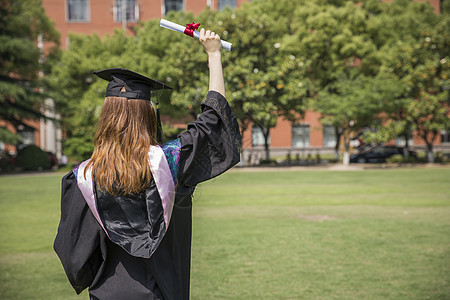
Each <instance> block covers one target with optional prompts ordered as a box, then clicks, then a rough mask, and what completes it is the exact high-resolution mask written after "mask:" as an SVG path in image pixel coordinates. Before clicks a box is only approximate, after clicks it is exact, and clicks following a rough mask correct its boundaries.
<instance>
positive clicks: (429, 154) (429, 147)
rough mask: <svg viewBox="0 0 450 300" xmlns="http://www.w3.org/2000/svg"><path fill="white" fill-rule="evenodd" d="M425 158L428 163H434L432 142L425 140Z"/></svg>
mask: <svg viewBox="0 0 450 300" xmlns="http://www.w3.org/2000/svg"><path fill="white" fill-rule="evenodd" d="M427 160H428V162H429V163H434V154H433V143H428V142H427Z"/></svg>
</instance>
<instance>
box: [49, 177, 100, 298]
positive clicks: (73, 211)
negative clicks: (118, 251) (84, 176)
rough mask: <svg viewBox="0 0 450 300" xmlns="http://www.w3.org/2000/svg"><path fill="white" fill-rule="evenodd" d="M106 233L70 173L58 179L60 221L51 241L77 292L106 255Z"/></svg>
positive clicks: (90, 279) (94, 274) (91, 279)
mask: <svg viewBox="0 0 450 300" xmlns="http://www.w3.org/2000/svg"><path fill="white" fill-rule="evenodd" d="M105 239H106V235H105V233H104V232H103V230H102V229H101V227H100V225H99V224H98V222H97V220H96V219H95V218H94V216H93V214H92V212H91V211H90V209H89V207H88V205H87V203H86V201H85V200H84V198H83V195H82V194H81V191H80V190H79V188H78V186H77V181H76V177H75V175H74V174H73V172H70V173H68V174H67V175H66V176H64V177H63V179H62V190H61V220H60V223H59V227H58V233H57V235H56V238H55V242H54V244H53V248H54V249H55V252H56V253H57V254H58V257H59V259H60V260H61V263H62V265H63V267H64V271H65V272H66V275H67V278H68V279H69V281H70V284H71V285H72V287H73V288H74V289H75V291H76V292H77V294H80V293H81V292H82V291H83V290H84V289H85V288H87V287H89V286H91V285H92V284H93V283H95V281H96V279H97V278H98V273H99V270H100V269H101V267H102V266H103V262H104V260H105V258H106V241H105Z"/></svg>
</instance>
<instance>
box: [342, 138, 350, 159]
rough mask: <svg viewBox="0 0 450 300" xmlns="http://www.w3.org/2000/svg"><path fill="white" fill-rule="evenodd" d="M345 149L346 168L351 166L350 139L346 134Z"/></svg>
mask: <svg viewBox="0 0 450 300" xmlns="http://www.w3.org/2000/svg"><path fill="white" fill-rule="evenodd" d="M344 147H345V152H344V157H343V159H342V163H343V164H344V166H348V165H350V138H349V137H348V135H347V134H344Z"/></svg>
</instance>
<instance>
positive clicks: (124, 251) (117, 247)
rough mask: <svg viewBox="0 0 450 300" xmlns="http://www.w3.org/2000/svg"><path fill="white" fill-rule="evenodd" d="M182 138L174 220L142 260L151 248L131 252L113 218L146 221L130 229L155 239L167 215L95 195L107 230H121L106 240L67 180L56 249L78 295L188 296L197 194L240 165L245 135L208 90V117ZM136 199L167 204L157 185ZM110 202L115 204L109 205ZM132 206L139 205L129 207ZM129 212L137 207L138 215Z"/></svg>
mask: <svg viewBox="0 0 450 300" xmlns="http://www.w3.org/2000/svg"><path fill="white" fill-rule="evenodd" d="M178 139H179V143H180V146H181V148H180V153H179V161H178V163H177V167H178V173H177V175H176V181H177V185H176V196H175V202H174V207H173V211H172V216H171V219H170V222H169V226H168V228H167V231H166V232H165V235H164V236H163V238H162V239H161V241H160V243H159V244H158V246H157V247H156V250H154V251H153V252H152V253H151V254H150V255H147V254H145V253H144V254H143V255H141V254H142V253H143V252H142V251H141V250H142V249H143V248H145V247H141V248H139V247H133V246H131V248H130V247H128V248H127V243H129V242H130V241H129V240H127V237H126V235H127V231H126V230H124V231H123V232H121V229H120V226H118V227H119V228H117V226H116V225H117V224H116V223H117V222H115V220H114V216H115V215H116V216H119V215H120V214H121V215H120V216H119V217H120V218H121V219H122V220H121V221H123V220H124V219H125V220H126V221H127V222H129V223H130V224H131V223H133V222H134V223H139V222H140V224H137V225H136V224H134V225H132V226H131V227H132V228H134V230H135V231H139V226H141V227H142V226H143V227H146V228H147V232H146V231H145V230H144V231H142V232H143V233H147V236H148V235H150V236H152V235H155V236H157V235H158V228H156V229H155V228H154V227H157V226H155V222H154V220H153V219H154V218H155V219H158V218H161V216H155V215H152V213H151V210H150V209H148V207H147V209H148V211H147V210H146V207H145V206H146V205H147V206H148V205H149V203H150V202H147V204H145V203H146V202H145V201H122V200H124V199H120V197H112V196H110V195H109V196H108V195H107V194H102V193H99V192H97V191H96V201H97V205H98V211H99V214H100V218H101V219H102V221H103V223H104V224H105V226H106V227H107V229H105V230H107V231H108V230H109V229H108V228H112V227H114V226H116V228H115V229H116V231H115V232H116V233H118V235H120V237H119V238H117V236H112V234H111V233H109V237H108V236H107V235H106V233H105V231H104V230H103V229H102V227H101V226H100V224H99V223H98V221H97V220H96V219H95V218H94V216H93V214H92V211H91V210H90V209H89V207H88V205H87V203H86V201H85V199H84V198H83V195H82V193H81V192H80V189H79V188H78V186H77V179H76V175H75V174H74V172H69V173H68V174H67V175H66V176H64V178H63V179H62V192H61V221H60V224H59V228H58V233H57V236H56V239H55V242H54V249H55V251H56V253H57V254H58V256H59V258H60V260H61V263H62V265H63V267H64V270H65V272H66V275H67V277H68V279H69V281H70V283H71V284H72V286H73V288H74V289H75V291H76V292H77V293H81V291H83V290H84V289H85V288H87V287H89V294H90V297H91V299H127V300H129V299H188V298H189V281H190V260H191V235H192V193H193V192H194V189H195V187H196V185H197V184H198V183H200V182H202V181H205V180H208V179H210V178H213V177H215V176H217V175H219V174H221V173H223V172H225V171H226V170H228V169H229V168H231V167H232V166H234V165H235V164H236V163H238V162H239V155H240V153H239V150H240V144H241V136H240V134H239V127H238V124H237V122H236V118H235V116H234V115H233V113H232V112H231V109H230V107H229V105H228V103H227V101H226V99H225V98H224V97H223V96H222V95H221V94H219V93H217V92H213V91H210V92H209V93H208V95H207V97H206V100H205V101H204V102H203V103H202V114H201V115H200V116H199V118H198V119H197V120H196V121H195V122H192V123H190V124H189V125H188V128H187V131H185V132H184V133H182V134H181V135H179V137H178ZM111 197H112V198H111ZM136 197H137V198H139V197H141V198H142V197H143V198H146V199H153V200H152V201H153V202H152V203H153V204H151V205H156V206H158V205H161V204H160V202H161V200H160V199H159V196H158V191H157V189H156V186H155V183H154V181H152V184H151V186H150V187H149V188H148V189H147V190H146V191H145V192H144V193H142V194H141V195H136ZM125 200H126V199H125ZM135 200H136V199H135ZM137 200H139V199H137ZM158 201H159V202H158ZM108 203H114V205H109V207H108ZM124 203H125V204H124ZM130 203H134V204H135V205H137V206H136V207H131V206H129V205H130ZM121 205H124V206H123V207H121ZM139 205H141V207H139ZM124 207H125V208H126V210H127V211H124ZM121 210H122V213H121ZM130 210H131V211H133V210H134V211H133V213H130ZM143 211H144V213H143ZM156 211H157V210H156ZM147 212H148V214H147ZM134 213H135V214H134ZM133 214H134V216H136V219H137V220H135V217H134V216H133ZM144 219H145V220H144ZM143 220H144V221H143ZM144 223H145V224H144ZM108 226H109V227H108ZM152 226H153V228H152ZM136 228H138V229H137V230H136ZM148 230H150V231H148ZM153 231H155V232H153ZM108 232H109V231H108ZM111 232H112V231H111ZM142 232H141V233H142ZM132 234H134V232H132ZM124 236H125V237H124ZM143 236H144V238H143V239H147V240H148V241H145V243H147V242H148V243H150V244H151V243H152V239H151V238H150V239H148V238H146V235H145V234H144V235H143V234H141V235H139V234H137V235H135V237H134V238H135V239H139V238H142V237H143ZM136 237H137V238H136ZM133 242H135V241H132V243H131V244H133ZM137 243H138V244H139V243H140V242H139V241H138V242H137ZM139 245H142V243H141V244H139ZM130 253H131V254H130ZM146 253H149V252H146Z"/></svg>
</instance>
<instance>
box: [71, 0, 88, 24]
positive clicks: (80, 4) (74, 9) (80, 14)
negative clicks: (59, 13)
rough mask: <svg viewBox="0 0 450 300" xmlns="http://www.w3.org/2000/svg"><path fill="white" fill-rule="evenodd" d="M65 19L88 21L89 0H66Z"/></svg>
mask: <svg viewBox="0 0 450 300" xmlns="http://www.w3.org/2000/svg"><path fill="white" fill-rule="evenodd" d="M66 5H67V21H69V22H89V19H90V18H89V0H67V2H66Z"/></svg>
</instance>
